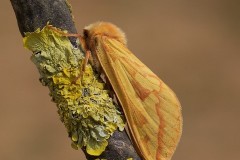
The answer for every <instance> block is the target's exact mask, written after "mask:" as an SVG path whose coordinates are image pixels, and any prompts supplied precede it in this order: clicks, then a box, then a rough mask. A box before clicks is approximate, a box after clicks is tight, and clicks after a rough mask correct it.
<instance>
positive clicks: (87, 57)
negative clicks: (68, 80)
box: [72, 50, 91, 84]
mask: <svg viewBox="0 0 240 160" xmlns="http://www.w3.org/2000/svg"><path fill="white" fill-rule="evenodd" d="M89 59H91V52H90V51H89V50H87V51H86V53H85V58H84V60H83V62H82V64H81V66H80V74H79V75H78V76H77V77H76V78H75V79H74V80H73V81H72V83H73V84H76V81H77V80H78V79H80V80H81V82H82V79H83V74H84V72H85V70H86V66H87V64H88V61H89Z"/></svg>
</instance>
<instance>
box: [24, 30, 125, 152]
mask: <svg viewBox="0 0 240 160" xmlns="http://www.w3.org/2000/svg"><path fill="white" fill-rule="evenodd" d="M56 30H58V29H57V28H56ZM56 30H53V29H50V28H49V27H48V26H46V27H44V28H43V29H42V30H40V29H38V30H36V31H35V32H33V33H26V37H25V38H24V39H23V41H24V46H25V47H26V48H28V49H29V50H31V51H32V52H33V55H32V57H31V59H32V61H33V62H34V63H35V65H36V66H37V68H38V71H39V73H40V76H41V77H40V80H41V82H42V84H43V85H46V86H48V88H49V90H50V95H51V96H52V100H53V101H54V102H55V103H56V104H57V107H58V113H59V115H60V119H61V121H62V122H63V123H64V125H65V126H66V128H67V131H68V134H69V137H70V138H71V140H72V146H73V148H75V149H77V148H81V147H84V146H85V147H86V150H87V152H88V153H89V154H90V155H95V156H97V155H100V154H101V153H102V152H103V151H104V150H105V148H106V146H107V145H108V142H107V140H108V138H109V137H110V136H111V135H112V134H113V132H114V131H115V130H116V129H117V128H119V129H120V130H123V129H124V122H123V120H122V115H121V113H120V112H119V111H118V110H117V109H116V107H115V105H114V103H113V100H112V98H111V97H109V95H108V91H107V90H105V89H104V86H105V85H104V83H103V82H102V81H101V80H100V78H99V77H98V76H97V75H96V74H95V73H94V71H93V70H92V67H91V66H90V65H87V66H86V69H85V72H84V73H81V69H80V68H81V66H82V63H83V59H84V57H83V54H82V53H81V52H80V51H79V50H78V49H76V48H73V46H72V44H71V43H70V41H69V40H68V38H67V37H65V36H62V35H61V34H60V33H58V32H57V31H56ZM80 74H82V76H79V75H80Z"/></svg>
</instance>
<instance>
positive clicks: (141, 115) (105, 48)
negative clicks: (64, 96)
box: [81, 22, 182, 160]
mask: <svg viewBox="0 0 240 160" xmlns="http://www.w3.org/2000/svg"><path fill="white" fill-rule="evenodd" d="M81 41H82V43H83V48H84V50H85V52H86V53H87V55H88V56H87V57H89V54H90V55H91V56H90V58H91V57H92V65H93V66H94V67H95V68H96V70H97V71H98V72H102V73H103V74H104V75H105V76H106V78H107V80H108V81H109V82H110V84H111V86H112V88H113V90H114V92H115V94H116V96H117V99H118V101H119V102H120V104H121V106H122V108H123V111H124V114H125V117H126V120H127V123H128V126H129V130H130V134H131V137H132V141H133V143H134V145H135V148H136V149H137V151H138V153H139V154H140V156H141V157H142V158H143V159H145V160H169V159H171V157H172V155H173V153H174V151H175V149H176V146H177V144H178V142H179V139H180V137H181V133H182V114H181V105H180V102H179V100H178V98H177V97H176V95H175V94H174V92H173V91H172V90H171V89H170V88H169V87H168V86H167V85H166V84H165V83H164V82H163V81H162V80H161V79H160V78H159V77H158V76H157V75H156V74H154V73H153V72H152V71H151V70H150V69H149V68H148V67H147V66H146V65H144V64H143V63H142V62H141V61H140V60H139V59H138V58H137V57H136V56H135V55H134V54H133V53H132V52H131V51H130V50H129V49H128V48H127V46H126V43H127V41H126V38H125V34H124V33H123V31H122V30H121V29H119V28H118V27H116V26H115V25H113V24H111V23H106V22H97V23H94V24H91V25H89V26H87V27H85V29H84V31H83V37H82V40H81Z"/></svg>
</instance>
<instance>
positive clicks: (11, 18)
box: [0, 0, 240, 160]
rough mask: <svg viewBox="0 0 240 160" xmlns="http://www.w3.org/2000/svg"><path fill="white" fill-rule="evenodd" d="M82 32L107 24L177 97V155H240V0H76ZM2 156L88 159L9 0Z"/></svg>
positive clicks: (0, 117)
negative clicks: (75, 144)
mask: <svg viewBox="0 0 240 160" xmlns="http://www.w3.org/2000/svg"><path fill="white" fill-rule="evenodd" d="M70 3H72V6H73V12H74V16H75V20H76V26H77V28H78V30H79V31H81V30H82V28H83V27H84V26H85V25H87V24H90V23H92V22H95V21H101V20H103V21H110V22H113V23H115V24H117V25H118V26H119V27H121V28H122V29H123V30H124V31H125V32H126V34H127V37H128V46H129V48H130V49H131V50H132V51H133V52H134V53H135V54H136V55H137V56H138V57H139V58H140V59H141V60H142V61H143V62H144V63H145V64H146V65H148V66H149V67H150V68H151V69H152V70H153V71H154V72H155V73H156V74H157V75H159V76H160V77H161V78H162V79H163V80H164V81H165V82H166V83H167V84H168V85H169V86H170V87H171V88H172V89H173V90H174V91H175V92H176V94H177V95H178V97H179V99H180V101H181V104H182V108H183V116H184V125H183V136H182V139H181V142H180V144H179V146H178V148H177V151H176V153H175V155H174V157H173V160H203V159H204V160H238V159H240V136H239V132H240V104H239V100H240V84H239V83H240V70H239V69H240V1H238V0H236V1H233V0H222V1H219V0H181V1H178V0H174V1H171V2H170V1H161V0H149V1H143V0H131V1H130V0H118V1H116V0H101V1H99V0H92V1H87V0H85V1H83V0H71V1H70ZM0 23H1V24H0V52H1V54H0V77H1V78H0V159H1V160H81V159H82V160H83V159H84V158H83V157H84V156H83V154H82V153H81V151H75V150H73V149H72V148H71V146H70V139H68V137H67V132H66V130H65V128H64V126H63V124H62V123H61V122H60V120H59V117H58V114H57V109H56V106H55V104H54V103H52V102H51V101H50V97H49V96H48V93H49V91H48V89H47V88H46V87H43V86H41V84H40V83H39V81H38V77H39V74H38V72H37V70H36V67H35V66H34V65H33V63H32V62H31V61H30V60H29V57H30V54H31V53H30V52H29V51H27V50H25V49H24V48H23V45H22V37H21V36H20V33H19V31H18V27H17V23H16V19H15V15H14V12H13V9H12V8H11V4H10V2H9V1H6V0H1V1H0Z"/></svg>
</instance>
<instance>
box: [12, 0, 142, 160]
mask: <svg viewBox="0 0 240 160" xmlns="http://www.w3.org/2000/svg"><path fill="white" fill-rule="evenodd" d="M10 1H11V4H12V7H13V9H14V11H15V15H16V18H17V22H18V27H19V30H20V33H21V35H22V36H24V33H25V32H33V31H35V30H36V29H38V28H43V27H44V26H45V25H46V24H47V22H49V23H50V24H51V25H53V26H55V27H57V28H61V29H64V30H67V31H68V32H69V33H77V30H76V28H75V25H74V22H73V20H72V15H71V11H70V9H69V6H68V5H67V3H66V1H64V0H10ZM75 40H76V39H75V38H73V37H72V38H70V41H71V43H72V44H73V45H76V43H75ZM83 151H84V153H85V155H86V157H87V159H89V160H92V159H96V158H100V159H108V160H125V159H127V158H133V159H134V160H140V158H139V156H138V155H137V153H136V151H135V150H134V148H133V146H132V144H131V142H130V140H129V137H128V135H127V133H126V131H123V132H120V131H116V132H115V133H114V134H113V136H112V137H111V138H110V139H109V145H108V147H107V149H106V150H105V151H104V153H103V154H102V155H100V156H99V157H94V156H90V155H88V154H87V153H86V151H85V150H84V149H83Z"/></svg>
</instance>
